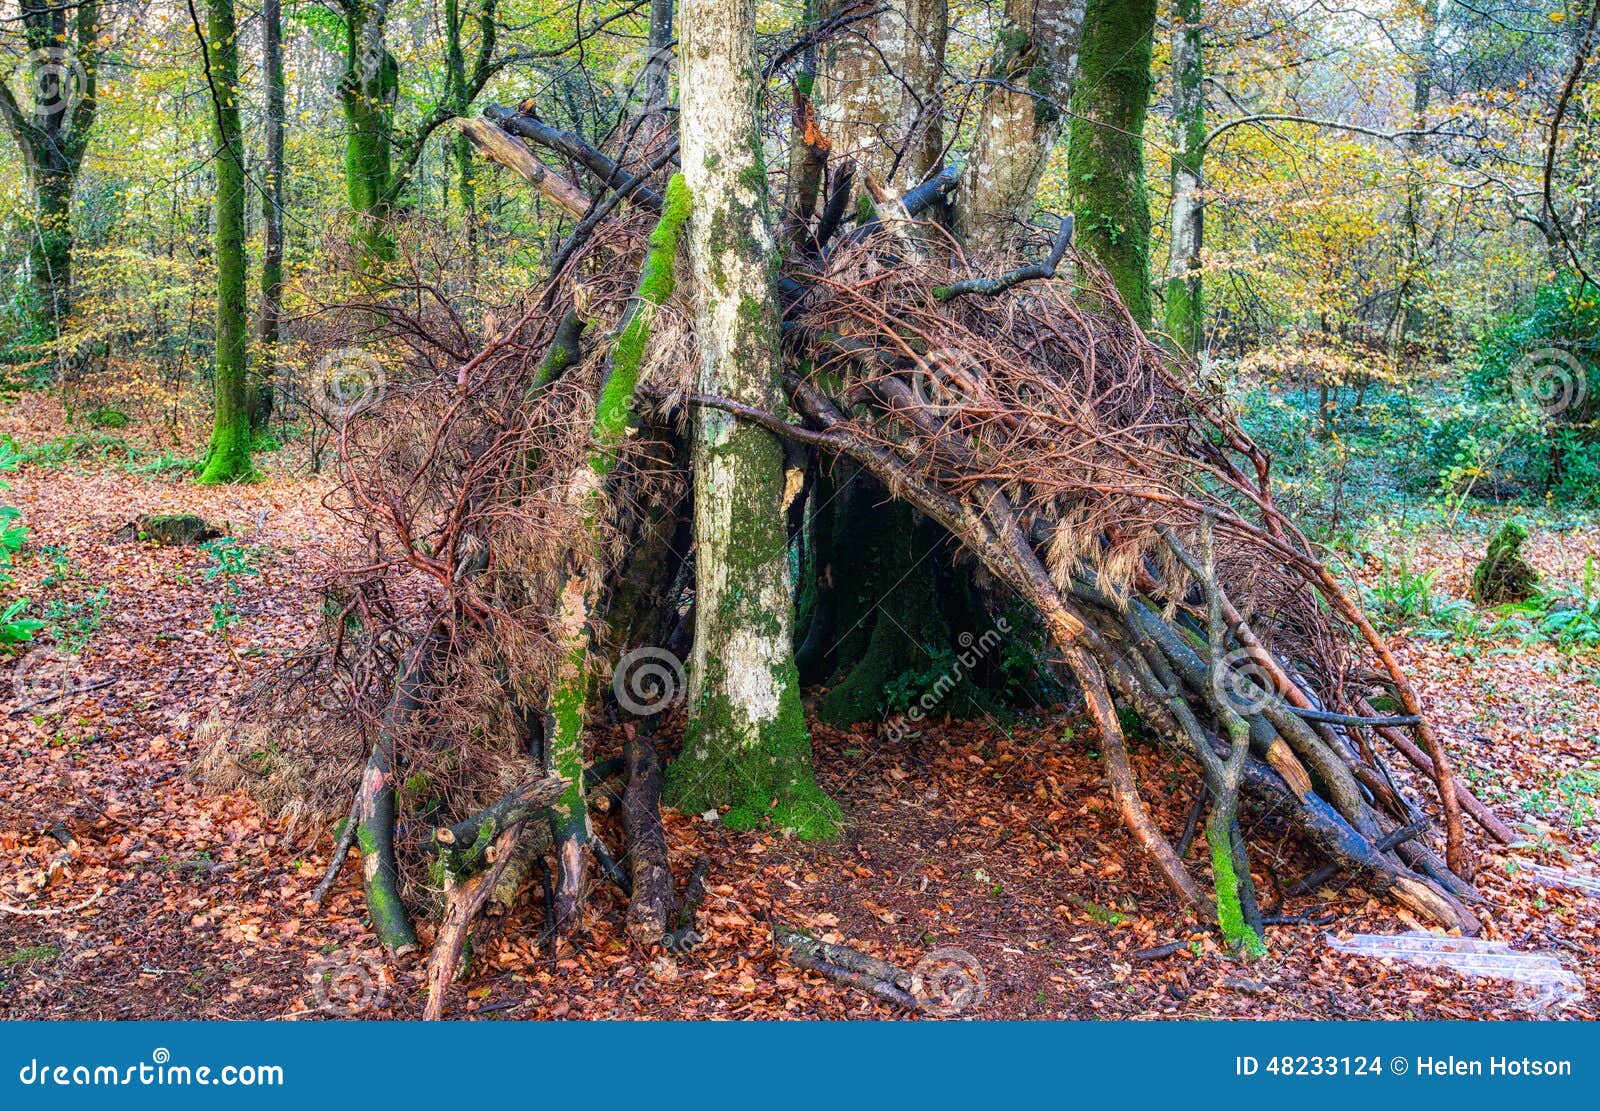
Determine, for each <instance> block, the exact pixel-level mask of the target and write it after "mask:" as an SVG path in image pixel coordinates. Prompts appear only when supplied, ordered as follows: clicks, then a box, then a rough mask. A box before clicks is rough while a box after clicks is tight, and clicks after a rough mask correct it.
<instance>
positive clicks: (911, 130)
mask: <svg viewBox="0 0 1600 1111" xmlns="http://www.w3.org/2000/svg"><path fill="white" fill-rule="evenodd" d="M850 6H852V0H829V2H827V3H825V10H824V11H823V12H822V15H823V16H825V17H826V16H830V15H835V14H837V13H839V12H840V11H842V10H844V9H845V8H847V7H850ZM948 24H949V12H948V7H947V0H897V2H896V3H894V4H888V5H884V6H883V9H882V10H881V11H880V12H878V14H876V15H874V16H873V17H872V18H870V19H865V20H861V21H859V22H857V23H854V24H852V25H851V26H850V28H849V29H848V30H846V31H844V32H843V33H841V34H839V35H837V36H835V37H834V38H832V39H830V40H829V41H828V44H827V45H826V46H825V47H823V62H822V67H821V72H820V73H819V75H818V80H817V89H818V92H819V94H820V95H819V97H818V99H819V101H820V102H821V104H822V106H823V107H822V109H821V115H822V119H823V126H824V128H825V130H827V131H828V133H829V137H830V139H831V140H832V143H833V154H834V156H835V157H842V158H846V159H850V160H852V161H854V162H855V163H856V164H857V165H858V166H860V167H861V168H862V169H863V170H865V171H866V172H867V173H870V174H871V175H872V176H873V177H874V178H876V179H877V180H878V181H879V182H881V183H883V184H885V185H888V186H890V187H892V188H894V189H896V190H897V191H900V192H904V191H905V190H907V189H909V188H911V187H912V186H913V185H916V184H918V183H919V182H921V181H922V180H923V178H925V177H926V176H927V175H928V174H929V173H930V172H931V171H932V170H933V169H934V167H936V166H937V165H938V164H939V156H940V153H941V151H942V150H943V145H944V144H943V135H942V132H941V127H940V123H941V121H940V111H939V108H940V102H939V86H940V80H941V78H942V77H943V76H944V50H945V38H946V35H947V33H948ZM863 185H864V178H863V176H862V175H857V178H856V188H858V189H860V188H862V187H863Z"/></svg>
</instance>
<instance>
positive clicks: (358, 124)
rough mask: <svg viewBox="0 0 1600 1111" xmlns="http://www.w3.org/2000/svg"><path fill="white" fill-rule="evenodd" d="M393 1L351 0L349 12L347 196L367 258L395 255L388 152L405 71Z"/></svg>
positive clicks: (344, 96)
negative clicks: (391, 22)
mask: <svg viewBox="0 0 1600 1111" xmlns="http://www.w3.org/2000/svg"><path fill="white" fill-rule="evenodd" d="M388 15H389V0H352V2H351V4H350V5H349V6H348V8H347V9H346V14H345V71H344V75H343V76H342V77H341V78H340V79H339V97H340V100H341V101H342V103H343V105H344V116H345V125H346V129H347V130H346V134H345V153H344V177H345V194H346V197H347V199H348V201H349V204H350V211H351V215H352V218H353V219H354V221H355V224H354V227H353V228H352V232H353V234H354V236H355V240H356V243H357V245H358V246H359V247H360V248H361V250H362V253H363V255H364V256H365V258H366V260H367V261H368V262H381V261H383V260H386V259H389V258H391V257H392V256H393V254H394V234H393V231H392V230H391V229H390V227H389V216H390V202H389V186H390V164H389V152H390V143H391V141H392V132H393V130H394V105H395V98H396V96H397V95H398V93H399V84H400V73H399V66H398V64H397V63H396V62H395V59H394V56H393V55H392V54H390V53H389V49H388V45H387V43H386V41H385V25H386V23H387V20H388Z"/></svg>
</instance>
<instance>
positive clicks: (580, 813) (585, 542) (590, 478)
mask: <svg viewBox="0 0 1600 1111" xmlns="http://www.w3.org/2000/svg"><path fill="white" fill-rule="evenodd" d="M688 215H689V193H688V190H687V188H686V187H685V184H684V178H683V176H682V175H678V176H675V177H673V179H672V180H671V182H670V183H669V184H668V186H667V195H666V199H665V202H664V204H663V205H662V212H661V219H660V221H659V222H658V223H657V225H656V228H655V231H654V232H652V233H651V236H650V248H649V252H648V254H647V255H646V257H645V264H644V269H643V271H642V272H641V273H640V276H639V285H638V289H637V290H636V292H635V293H634V299H633V302H632V306H631V308H630V309H629V311H628V315H627V317H626V318H625V319H624V320H623V321H622V324H621V325H620V326H619V328H618V329H617V335H616V340H615V342H614V345H613V347H612V350H611V354H610V358H609V360H608V362H607V365H606V371H605V375H604V377H603V380H602V382H601V386H600V396H599V398H598V399H597V400H596V402H595V412H594V421H593V426H592V433H591V436H590V440H591V447H590V452H589V458H588V459H587V461H586V462H585V463H583V464H580V465H579V466H578V467H577V469H576V470H575V472H574V474H573V478H572V483H571V485H570V486H569V487H568V489H567V493H566V498H567V504H568V505H570V506H571V507H573V508H574V509H575V510H577V512H578V515H579V519H580V521H582V522H583V527H584V534H583V536H582V537H580V539H579V542H578V543H577V544H576V545H574V547H573V548H572V549H571V550H570V551H569V553H568V556H567V560H566V565H565V566H564V568H563V570H562V583H561V588H560V593H559V597H558V605H559V607H560V618H559V622H558V626H557V629H558V635H559V637H560V639H561V648H562V652H561V656H560V659H561V660H562V664H561V666H560V668H559V670H558V671H557V674H556V676H555V679H554V682H553V684H552V687H551V694H550V702H549V706H548V708H547V710H546V713H545V723H544V736H545V753H546V763H547V766H548V769H549V770H550V771H552V772H554V773H555V774H557V775H559V776H560V777H561V778H562V779H565V780H566V781H567V789H566V791H565V793H563V794H562V796H561V797H560V798H559V799H558V800H556V802H555V803H554V804H553V805H552V807H551V836H552V840H553V841H554V843H555V845H556V850H557V855H558V858H559V866H560V875H559V882H558V884H557V890H556V923H557V926H558V927H559V928H562V929H566V928H568V927H570V926H571V925H572V923H573V922H574V921H575V920H576V917H577V914H578V910H579V908H580V906H581V903H582V897H583V882H584V875H585V873H586V871H587V869H588V858H589V844H590V840H591V838H590V830H589V810H588V805H587V803H586V801H585V798H584V788H583V762H584V715H585V710H586V708H587V706H588V702H589V691H590V682H589V678H590V673H591V667H590V661H589V649H590V646H591V645H592V644H593V642H594V623H595V611H596V606H597V603H598V601H599V598H600V592H601V588H602V587H603V586H604V576H603V574H602V573H601V570H600V569H601V567H602V566H603V565H604V553H603V551H602V537H601V524H602V520H601V517H602V514H603V513H604V512H605V484H606V480H607V479H608V478H609V477H610V475H611V473H612V471H613V470H614V469H615V467H616V463H617V455H618V452H619V451H620V449H621V447H622V443H623V441H624V439H625V438H626V436H627V434H628V430H629V428H630V427H631V426H632V424H633V416H634V400H633V395H634V390H635V389H636V388H637V387H638V384H639V375H640V372H641V370H642V368H643V366H644V356H645V350H646V347H647V345H648V343H649V338H650V324H651V321H652V319H653V317H654V314H655V311H656V309H658V308H659V307H660V306H661V305H663V304H665V303H666V301H667V299H668V298H670V297H671V296H672V292H673V289H674V286H675V282H674V265H675V262H676V259H677V254H678V241H679V236H680V233H681V231H682V228H683V225H684V221H685V220H687V219H688Z"/></svg>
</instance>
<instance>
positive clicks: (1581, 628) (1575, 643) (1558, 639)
mask: <svg viewBox="0 0 1600 1111" xmlns="http://www.w3.org/2000/svg"><path fill="white" fill-rule="evenodd" d="M1545 605H1546V607H1547V611H1548V612H1547V613H1546V615H1545V617H1544V620H1542V621H1540V622H1539V626H1538V632H1539V635H1540V636H1542V637H1544V638H1545V639H1547V640H1549V641H1550V642H1551V643H1553V644H1555V645H1556V647H1558V648H1565V649H1569V650H1579V649H1594V648H1600V569H1597V568H1596V565H1595V558H1594V556H1590V557H1589V558H1588V559H1586V560H1585V561H1584V565H1583V586H1582V594H1581V596H1580V597H1579V598H1577V599H1576V600H1572V599H1566V600H1561V599H1553V598H1552V599H1547V600H1546V602H1545Z"/></svg>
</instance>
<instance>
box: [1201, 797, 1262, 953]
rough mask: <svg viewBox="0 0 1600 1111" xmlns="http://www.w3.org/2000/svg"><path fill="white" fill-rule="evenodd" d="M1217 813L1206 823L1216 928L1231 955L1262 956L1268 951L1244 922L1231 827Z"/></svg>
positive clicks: (1213, 811) (1230, 824)
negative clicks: (1214, 892)
mask: <svg viewBox="0 0 1600 1111" xmlns="http://www.w3.org/2000/svg"><path fill="white" fill-rule="evenodd" d="M1219 813H1220V810H1219V809H1218V808H1214V809H1213V810H1212V812H1211V817H1210V819H1209V820H1207V822H1206V844H1207V845H1208V846H1210V848H1211V874H1212V880H1213V883H1214V885H1215V887H1216V892H1217V924H1218V925H1219V926H1220V927H1221V928H1222V939H1223V940H1224V941H1225V942H1227V944H1228V947H1229V948H1230V949H1232V950H1233V951H1234V952H1236V953H1238V954H1240V955H1241V956H1246V957H1259V956H1264V955H1265V954H1266V952H1267V947H1266V946H1265V945H1263V944H1262V943H1261V938H1260V937H1258V936H1257V935H1256V932H1255V930H1253V929H1251V928H1250V926H1249V925H1248V924H1247V923H1246V922H1245V917H1244V906H1243V903H1242V901H1241V899H1240V896H1239V887H1240V881H1239V873H1238V872H1237V870H1236V869H1235V868H1234V866H1233V836H1232V823H1231V822H1230V821H1229V820H1227V819H1226V818H1221V819H1219V818H1218V814H1219Z"/></svg>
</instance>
